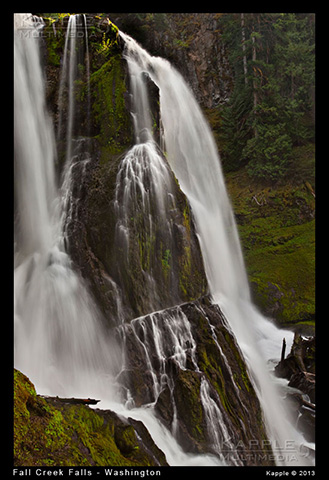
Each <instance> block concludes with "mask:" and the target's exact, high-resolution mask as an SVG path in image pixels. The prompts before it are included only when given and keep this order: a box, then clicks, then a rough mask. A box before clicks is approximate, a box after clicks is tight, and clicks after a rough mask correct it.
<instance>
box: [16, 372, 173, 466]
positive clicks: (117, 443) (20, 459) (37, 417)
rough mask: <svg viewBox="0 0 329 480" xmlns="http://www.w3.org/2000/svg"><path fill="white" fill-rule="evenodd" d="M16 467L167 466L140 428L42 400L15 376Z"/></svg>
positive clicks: (112, 415) (105, 412) (20, 376)
mask: <svg viewBox="0 0 329 480" xmlns="http://www.w3.org/2000/svg"><path fill="white" fill-rule="evenodd" d="M136 432H137V433H138V435H136ZM144 438H145V445H144ZM14 465H15V466H52V465H55V466H108V465H111V466H129V465H130V466H157V465H167V462H166V459H165V455H164V454H163V452H162V451H161V450H160V449H159V448H158V447H156V445H155V444H154V442H153V440H152V439H151V437H150V435H149V433H148V432H147V430H146V428H145V427H144V425H143V424H141V422H137V421H133V425H132V424H130V423H129V422H128V421H125V420H123V419H122V418H119V417H118V416H117V415H116V414H115V413H114V412H111V411H109V410H92V409H90V408H89V407H88V406H85V405H72V404H69V403H65V402H62V401H61V400H60V399H58V398H56V397H47V398H43V397H40V396H39V395H37V393H36V391H35V388H34V386H33V384H32V383H31V381H30V380H29V379H28V378H27V377H26V376H25V375H23V374H22V373H21V372H19V371H18V370H14Z"/></svg>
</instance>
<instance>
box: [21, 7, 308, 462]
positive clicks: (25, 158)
mask: <svg viewBox="0 0 329 480" xmlns="http://www.w3.org/2000/svg"><path fill="white" fill-rule="evenodd" d="M34 20H35V21H33V17H32V16H31V15H23V16H22V15H15V177H16V184H15V202H16V205H15V207H16V209H15V211H16V218H15V241H16V244H15V367H17V368H18V369H20V370H22V371H23V372H24V373H27V374H28V375H29V376H30V377H31V379H32V380H33V382H34V383H35V384H36V387H37V389H38V390H39V392H42V393H46V394H52V395H64V396H69V395H74V396H80V395H81V396H95V397H98V398H101V399H102V400H104V401H103V402H102V404H103V405H102V406H103V408H104V407H105V406H107V405H108V406H109V407H110V408H111V409H113V410H115V411H117V412H118V413H120V414H122V415H123V416H131V417H133V418H136V419H139V420H141V421H143V422H144V423H145V425H146V426H147V428H148V430H149V432H150V433H151V435H152V437H153V438H154V440H155V441H156V443H157V445H158V446H159V447H160V448H161V449H162V450H163V451H164V452H165V454H166V457H167V461H168V462H169V464H171V465H226V462H225V461H222V460H221V459H219V458H218V456H217V457H216V456H215V455H216V452H217V451H218V450H220V449H221V447H222V446H223V444H225V447H226V449H228V450H230V451H231V452H233V451H234V448H235V447H234V443H233V441H232V438H233V437H234V427H233V425H232V422H231V420H230V419H229V418H228V415H227V414H226V412H225V409H224V408H223V407H220V404H221V402H220V399H219V398H217V397H218V394H217V393H216V391H215V390H214V389H213V388H212V387H211V386H210V384H209V383H208V381H207V378H206V376H205V375H204V373H202V371H201V370H200V368H199V364H198V359H197V355H196V348H197V342H196V340H195V331H194V332H193V331H192V328H191V324H190V322H189V320H188V318H187V317H186V315H185V314H184V312H183V309H182V308H181V306H177V307H174V308H173V309H171V310H170V312H169V311H163V312H153V313H150V314H149V315H145V316H142V317H139V318H136V319H134V320H132V321H131V323H130V324H124V321H126V320H127V319H125V318H124V316H123V312H124V310H123V309H121V299H120V298H118V305H117V310H118V319H119V320H118V325H119V326H118V329H117V330H118V332H119V336H120V342H119V343H121V344H122V345H123V346H124V347H126V348H127V349H128V346H129V341H130V339H131V338H133V340H134V343H133V347H132V348H138V349H139V351H140V358H143V359H144V360H143V361H144V363H145V364H146V365H147V372H143V373H145V374H147V375H150V381H149V382H148V383H147V384H146V387H147V388H149V391H148V392H147V394H146V397H147V398H148V401H149V403H148V405H145V402H144V401H141V405H142V407H141V408H136V406H135V405H136V402H137V399H136V398H134V396H133V395H132V393H131V391H130V390H129V388H128V387H127V384H125V382H122V381H121V377H123V376H124V375H125V367H126V361H127V357H126V356H123V355H122V351H121V349H120V348H118V346H117V344H116V343H114V341H113V339H112V338H110V337H109V334H108V333H107V332H106V331H105V330H104V328H103V326H102V322H101V319H100V314H99V312H98V310H97V308H96V306H95V305H94V303H93V300H92V298H91V296H90V295H89V293H88V291H87V289H86V286H85V285H84V282H83V281H82V279H81V277H80V276H79V275H78V274H77V273H76V272H75V271H74V269H73V265H72V262H71V260H70V257H69V256H68V254H67V252H66V250H65V246H66V244H67V242H68V238H67V230H68V225H69V224H70V223H71V222H74V221H75V219H76V218H77V219H78V216H79V204H78V203H79V202H78V200H77V198H76V197H74V195H72V184H73V180H72V172H74V171H75V169H79V170H81V172H82V173H81V175H80V178H82V176H83V172H85V169H86V167H87V165H88V162H89V161H90V160H91V157H90V156H89V155H87V154H86V155H84V156H83V157H82V156H81V155H80V154H79V155H77V154H76V151H78V150H79V146H77V142H78V143H79V141H80V140H76V139H74V138H73V137H74V128H75V127H74V116H75V109H76V105H75V100H74V99H75V96H74V91H73V86H74V81H75V76H76V74H77V70H78V69H77V68H76V62H77V58H76V55H77V49H76V46H77V45H76V39H75V35H76V31H77V26H78V20H79V19H78V16H75V15H71V16H70V19H69V24H68V30H67V38H66V42H65V51H64V57H63V65H62V77H61V78H62V80H61V83H60V103H59V106H60V112H59V113H60V115H59V127H58V135H59V136H61V135H62V132H63V131H64V132H65V136H63V138H66V155H65V156H66V164H65V166H64V169H63V172H64V173H63V179H62V183H61V186H60V188H58V187H57V185H56V180H55V179H56V175H55V171H54V163H55V158H56V148H55V141H54V133H53V126H52V122H51V120H50V118H49V116H48V114H47V111H46V108H45V92H44V80H43V77H42V70H41V66H40V55H39V39H38V29H40V28H41V27H42V25H41V22H40V21H39V20H37V19H34ZM85 27H86V24H85V23H84V31H85V33H86V28H85ZM22 28H24V35H21V34H20V33H21V32H22ZM27 32H29V33H28V34H27ZM120 35H121V37H122V39H123V40H124V42H125V45H126V51H125V55H126V59H127V62H128V66H129V71H130V75H131V91H132V105H133V110H132V116H133V120H134V126H135V138H136V145H135V146H133V147H132V149H131V150H130V151H129V152H128V153H127V155H126V156H125V157H124V158H123V160H122V162H121V164H120V167H119V170H118V174H117V182H116V190H115V198H114V199H113V202H114V207H115V211H116V215H117V225H116V239H117V240H118V243H119V244H120V245H121V246H123V248H122V250H123V255H124V258H123V260H122V262H123V263H122V265H123V266H124V262H125V261H126V260H127V258H128V257H127V252H128V253H129V229H133V228H134V226H135V227H137V223H136V222H137V218H135V217H137V215H136V212H137V213H138V209H139V213H140V217H141V219H139V222H142V223H141V225H142V226H143V228H142V229H141V230H142V231H143V232H144V236H145V239H144V244H145V245H147V248H145V252H144V251H143V248H142V247H141V257H142V259H143V262H144V263H145V265H146V264H147V265H148V272H150V273H149V274H148V275H146V276H145V281H146V282H148V283H147V286H148V287H147V288H149V289H150V290H151V292H152V293H150V297H151V298H150V304H149V305H148V306H147V309H153V310H156V309H160V308H163V307H161V298H160V297H161V288H159V287H157V288H153V287H154V285H155V282H154V279H153V278H152V277H153V276H152V271H153V270H152V269H156V268H157V265H158V264H159V263H160V264H161V263H162V267H166V266H167V265H166V264H167V263H168V264H169V261H171V262H172V264H173V263H174V262H175V258H169V253H168V254H167V255H165V256H164V257H163V258H162V259H159V258H156V257H155V256H153V257H152V255H151V252H152V242H155V241H156V240H155V231H154V225H155V218H156V217H157V222H158V225H160V226H161V229H163V230H166V239H164V238H163V250H164V254H166V253H167V252H171V255H172V256H173V255H174V253H173V252H174V250H175V249H174V245H173V243H170V242H173V240H172V239H173V235H172V223H171V221H170V218H171V217H170V216H171V215H174V214H175V200H174V196H173V193H172V178H171V177H170V175H169V170H170V169H169V167H168V163H167V161H166V160H165V157H166V158H167V160H168V162H169V164H170V166H171V168H172V170H173V171H174V173H175V175H176V177H177V179H178V180H179V183H180V186H181V188H182V190H183V191H184V192H185V194H186V196H187V198H188V199H189V202H190V204H191V207H192V210H193V213H194V217H195V221H196V225H197V230H198V238H199V240H200V244H201V248H202V253H203V257H204V263H205V268H206V273H207V277H208V281H209V285H210V291H211V295H212V298H213V301H214V302H218V304H219V305H220V306H221V308H222V310H223V311H224V312H225V314H226V317H227V319H229V323H230V328H231V329H232V331H233V332H234V335H235V337H236V338H237V340H238V342H239V346H240V348H241V349H242V351H243V354H244V356H245V358H246V361H247V363H248V366H249V369H250V372H251V375H252V378H253V380H254V384H255V388H256V390H257V392H258V396H259V398H260V400H261V404H262V408H263V411H264V415H265V419H266V424H267V427H268V432H269V436H270V439H271V440H275V441H276V442H278V445H279V448H280V449H283V448H284V442H285V441H287V440H288V439H289V440H296V441H298V442H299V440H300V438H299V437H298V434H297V433H296V432H295V431H294V430H292V429H291V425H290V424H289V423H288V421H287V417H286V413H285V411H284V408H283V407H282V405H281V401H280V398H279V396H278V394H277V392H276V389H275V388H274V386H273V385H272V380H271V378H270V376H269V373H268V371H267V368H266V366H265V361H266V359H267V358H272V357H273V356H276V357H278V356H279V354H278V352H277V349H278V348H280V343H281V339H282V336H283V335H282V332H280V331H279V330H277V329H276V328H275V327H274V326H273V325H272V324H271V323H270V322H269V321H267V320H266V319H264V318H263V317H262V316H261V315H260V314H259V313H258V312H257V311H256V309H255V308H254V307H253V305H252V303H251V302H250V294H249V288H248V282H247V277H246V272H245V268H244V265H243V258H242V253H241V248H240V245H239V239H238V234H237V229H236V225H235V222H234V216H233V213H232V209H231V207H230V203H229V200H228V196H227V193H226V189H225V184H224V180H223V175H222V172H221V168H220V162H219V158H218V154H217V150H216V147H215V144H214V140H213V138H212V135H211V132H210V130H209V128H208V126H207V124H206V122H205V120H204V118H203V115H202V113H201V110H200V108H199V107H198V105H197V103H196V101H195V99H194V97H193V95H192V94H191V92H190V90H189V88H188V87H187V85H186V84H185V82H184V81H183V79H182V77H181V76H180V75H179V74H178V72H176V71H175V70H174V69H173V68H172V67H171V66H170V64H169V63H168V62H166V61H165V60H163V59H160V58H154V57H151V56H150V55H149V54H148V53H147V52H145V51H144V50H143V49H141V47H139V46H138V45H137V44H136V42H135V41H134V40H132V39H131V38H130V37H128V36H127V35H125V34H123V33H121V32H120ZM87 49H88V42H87V39H86V42H85V50H86V51H87V60H88V61H89V58H88V50H87ZM88 65H89V64H87V66H86V70H87V74H88V76H89V67H88ZM147 77H150V78H151V79H152V81H153V82H154V83H155V84H156V85H157V86H158V88H159V91H160V108H161V121H162V126H163V144H164V147H165V149H166V152H167V153H166V156H165V157H164V156H163V155H162V154H161V152H160V150H159V148H158V147H157V145H156V143H155V141H154V138H153V135H152V122H151V116H150V106H149V101H148V94H147V90H146V88H145V81H146V80H147ZM64 91H65V92H66V94H67V99H68V102H67V105H66V107H67V108H66V119H67V122H66V125H64V123H65V122H64V103H63V97H64V96H65V95H64ZM62 96H63V97H62ZM88 101H90V99H89V100H88ZM81 145H82V146H83V142H82V143H81ZM76 146H77V149H76V148H75V147H76ZM132 204H134V205H132ZM133 207H134V209H133ZM136 208H137V210H136ZM159 219H160V221H159ZM139 227H140V225H139ZM133 233H134V232H133ZM161 241H162V238H161ZM166 242H168V243H166ZM162 270H163V269H162ZM164 271H165V272H167V271H169V269H167V270H166V268H164ZM166 280H167V279H166ZM110 281H111V282H112V280H111V279H110ZM113 287H115V283H114V282H113ZM114 291H118V292H119V290H118V289H117V290H116V289H115V288H114ZM196 308H199V309H200V311H201V310H202V307H201V306H199V307H196ZM119 313H120V315H119ZM201 313H202V315H203V316H204V317H205V318H206V319H207V322H208V326H209V332H210V337H211V338H212V340H213V345H214V349H215V350H216V352H217V356H218V357H220V358H221V359H222V362H223V365H222V366H223V370H224V369H225V371H226V372H227V375H229V376H230V377H232V378H231V382H232V385H233V391H234V392H235V397H236V399H237V402H239V403H240V404H241V405H242V409H243V410H244V411H247V410H248V408H247V406H246V405H244V404H243V402H242V400H241V398H240V391H239V386H238V385H237V384H236V383H235V380H234V377H233V374H232V371H231V368H230V365H229V362H228V360H227V358H226V355H227V350H226V355H225V353H224V351H223V349H222V347H221V345H220V343H219V341H218V340H217V335H216V329H215V327H214V326H213V325H212V324H211V322H210V320H209V319H208V318H207V315H206V314H205V312H201ZM285 337H286V338H287V332H285ZM259 350H261V353H260V352H259ZM31 352H33V354H31ZM171 367H172V368H173V371H174V372H175V368H178V369H179V370H181V371H185V370H186V369H187V368H188V369H189V371H191V372H192V374H193V375H194V378H197V379H198V381H199V386H200V402H201V405H202V409H203V412H204V417H205V424H206V429H207V435H208V439H209V443H210V449H209V450H207V451H209V452H211V453H213V454H214V455H211V454H209V455H198V454H187V453H185V452H184V451H183V449H182V448H181V446H180V445H179V442H178V440H177V439H178V438H179V437H178V432H179V425H178V421H179V419H178V418H177V409H176V404H175V395H176V393H175V385H174V378H175V376H172V375H171V372H170V368H171ZM176 373H177V372H176ZM145 378H146V377H145ZM118 382H120V384H121V389H122V386H123V385H125V388H126V396H125V401H126V405H124V404H123V403H122V399H121V396H120V394H119V393H118V392H117V391H116V388H115V385H116V384H117V383H118ZM166 388H167V389H169V393H170V404H171V407H170V408H171V409H172V418H171V419H170V422H169V423H170V425H169V426H168V428H166V427H165V426H164V425H163V423H161V422H160V421H159V420H158V417H157V416H156V407H157V403H158V402H159V400H161V399H160V396H161V393H163V391H164V389H166ZM121 389H120V391H121ZM176 400H177V399H176ZM240 421H241V420H240ZM296 463H297V464H298V465H302V464H303V459H300V458H297V459H296ZM229 464H231V465H240V464H241V463H240V460H239V459H237V460H234V459H233V460H231V461H230V462H229ZM289 465H292V463H289Z"/></svg>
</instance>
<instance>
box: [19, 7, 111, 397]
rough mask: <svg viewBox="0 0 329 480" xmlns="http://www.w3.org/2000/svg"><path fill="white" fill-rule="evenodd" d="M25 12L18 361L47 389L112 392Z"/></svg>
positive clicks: (105, 341)
mask: <svg viewBox="0 0 329 480" xmlns="http://www.w3.org/2000/svg"><path fill="white" fill-rule="evenodd" d="M22 20H23V19H22V17H21V16H20V15H17V16H16V15H15V27H16V28H15V72H14V79H15V90H14V91H15V132H14V140H15V179H16V183H15V200H16V212H17V213H16V232H15V234H16V261H15V272H14V293H15V305H14V311H15V367H16V368H18V369H20V370H21V371H22V372H23V373H26V374H27V375H29V376H30V377H31V378H32V379H33V382H34V383H35V385H36V387H37V389H38V391H39V392H42V393H47V394H53V395H54V394H56V395H58V394H59V395H64V396H67V395H72V394H74V395H76V396H79V395H83V396H86V395H87V396H90V395H95V396H99V395H101V394H102V395H106V396H107V397H110V396H111V391H113V390H114V387H113V385H114V380H113V374H114V373H113V372H114V370H115V360H114V359H115V358H116V356H117V352H116V351H114V346H113V345H112V342H111V339H109V338H108V337H107V335H106V333H105V332H104V331H103V328H102V325H101V322H100V318H99V313H98V311H97V309H96V307H95V305H94V304H93V301H92V299H91V297H90V295H89V294H88V291H87V290H86V288H85V286H84V283H83V281H82V279H81V278H80V277H79V276H78V275H77V273H76V272H74V270H73V269H72V265H71V260H70V258H69V257H68V255H67V254H66V252H65V251H64V248H63V245H64V241H63V228H62V227H63V225H62V223H63V222H62V214H63V209H64V208H65V206H66V203H67V195H69V191H66V192H65V194H64V195H63V196H61V195H60V194H59V190H58V188H57V185H56V182H55V172H54V160H55V146H54V133H53V131H54V130H53V126H52V123H51V120H50V118H49V116H48V114H47V111H46V108H45V92H44V79H43V76H42V70H41V65H40V53H39V43H38V40H39V38H38V29H37V28H36V23H35V22H33V17H32V16H31V15H30V16H29V15H24V21H22ZM37 26H39V25H38V24H37ZM73 110H74V105H73V104H72V105H70V108H69V116H71V114H72V112H73ZM68 128H69V130H70V129H71V126H70V123H69V127H68ZM70 143H71V142H70ZM69 173H70V169H67V175H68V174H69ZM65 183H66V184H69V180H68V179H67V178H66V179H65V181H64V184H65Z"/></svg>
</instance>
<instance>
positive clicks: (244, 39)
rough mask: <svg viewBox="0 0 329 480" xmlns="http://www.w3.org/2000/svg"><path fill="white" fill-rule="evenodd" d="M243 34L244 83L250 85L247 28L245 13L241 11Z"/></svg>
mask: <svg viewBox="0 0 329 480" xmlns="http://www.w3.org/2000/svg"><path fill="white" fill-rule="evenodd" d="M241 34H242V51H243V73H244V83H245V85H248V70H247V56H246V32H245V28H244V13H241Z"/></svg>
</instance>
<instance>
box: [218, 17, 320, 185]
mask: <svg viewBox="0 0 329 480" xmlns="http://www.w3.org/2000/svg"><path fill="white" fill-rule="evenodd" d="M221 25H222V28H223V38H224V40H225V42H226V45H227V50H228V55H229V59H230V63H231V65H232V68H233V71H234V88H233V92H232V95H231V96H230V100H229V102H228V104H227V105H226V106H225V107H223V108H222V109H221V116H222V125H221V134H220V136H221V142H222V146H221V151H222V157H223V163H224V167H225V168H226V170H235V169H237V168H239V167H241V165H247V171H248V174H249V176H250V177H252V178H258V179H266V180H271V181H272V182H274V181H277V180H279V179H281V178H283V177H286V176H287V175H288V174H289V168H290V163H291V161H292V160H293V147H296V146H301V145H306V144H307V143H309V142H312V141H313V140H314V121H315V119H314V89H315V75H314V63H315V62H314V59H315V55H314V49H315V45H314V44H315V33H314V29H315V20H314V14H300V13H254V14H242V13H241V14H227V15H224V16H223V17H222V19H221Z"/></svg>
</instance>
